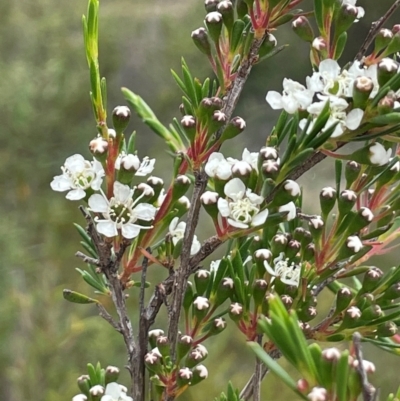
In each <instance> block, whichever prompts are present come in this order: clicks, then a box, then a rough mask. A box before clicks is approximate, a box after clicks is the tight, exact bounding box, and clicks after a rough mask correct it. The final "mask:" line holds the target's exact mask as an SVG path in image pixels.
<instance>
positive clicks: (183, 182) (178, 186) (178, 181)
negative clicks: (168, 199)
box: [172, 175, 191, 200]
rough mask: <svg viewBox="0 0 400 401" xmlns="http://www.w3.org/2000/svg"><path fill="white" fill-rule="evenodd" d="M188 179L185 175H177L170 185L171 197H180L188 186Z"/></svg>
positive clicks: (174, 198)
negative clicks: (171, 185)
mask: <svg viewBox="0 0 400 401" xmlns="http://www.w3.org/2000/svg"><path fill="white" fill-rule="evenodd" d="M190 184H191V182H190V179H189V178H188V177H187V176H186V175H178V176H177V177H176V178H175V180H174V185H173V187H172V199H173V200H176V199H179V198H181V197H182V196H183V195H185V193H186V192H187V190H188V189H189V187H190Z"/></svg>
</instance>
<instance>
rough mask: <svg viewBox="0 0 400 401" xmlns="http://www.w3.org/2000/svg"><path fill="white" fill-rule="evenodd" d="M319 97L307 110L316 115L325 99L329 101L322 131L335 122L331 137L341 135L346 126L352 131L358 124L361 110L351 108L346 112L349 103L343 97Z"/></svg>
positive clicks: (323, 104) (360, 119)
mask: <svg viewBox="0 0 400 401" xmlns="http://www.w3.org/2000/svg"><path fill="white" fill-rule="evenodd" d="M319 98H320V99H322V100H321V101H320V102H315V103H313V104H312V105H311V106H310V107H308V109H307V111H308V112H309V113H310V114H312V115H313V116H315V117H317V116H318V115H319V114H320V113H321V111H322V109H323V108H324V107H325V104H326V101H329V103H330V116H329V119H328V121H327V123H326V125H325V128H324V131H325V130H327V129H328V128H330V127H331V126H332V125H334V124H336V123H337V125H336V127H335V130H334V131H333V133H332V135H331V137H332V138H336V137H338V136H340V135H342V134H343V133H344V131H345V130H346V128H347V129H349V130H352V131H353V130H355V129H357V128H358V127H359V126H360V124H361V121H362V119H363V117H364V111H363V110H361V109H353V110H351V111H350V112H349V113H346V110H347V108H348V107H349V104H348V103H347V102H346V100H344V99H343V98H340V97H337V96H319Z"/></svg>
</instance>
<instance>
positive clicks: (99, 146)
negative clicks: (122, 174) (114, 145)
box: [89, 136, 108, 162]
mask: <svg viewBox="0 0 400 401" xmlns="http://www.w3.org/2000/svg"><path fill="white" fill-rule="evenodd" d="M89 150H90V153H91V154H92V155H93V156H94V157H95V158H96V160H98V161H99V162H103V161H105V160H106V159H107V154H108V141H107V140H106V139H104V138H103V137H102V136H98V137H97V138H95V139H92V140H91V141H90V142H89Z"/></svg>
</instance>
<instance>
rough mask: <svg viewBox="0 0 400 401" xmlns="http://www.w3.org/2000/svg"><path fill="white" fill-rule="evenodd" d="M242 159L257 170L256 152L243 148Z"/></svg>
mask: <svg viewBox="0 0 400 401" xmlns="http://www.w3.org/2000/svg"><path fill="white" fill-rule="evenodd" d="M242 160H243V161H245V162H247V163H249V164H250V166H251V168H252V169H253V170H255V171H258V166H257V165H258V152H250V151H249V150H247V148H245V149H244V151H243V153H242Z"/></svg>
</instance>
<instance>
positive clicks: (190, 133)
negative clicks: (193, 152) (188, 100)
mask: <svg viewBox="0 0 400 401" xmlns="http://www.w3.org/2000/svg"><path fill="white" fill-rule="evenodd" d="M181 125H182V127H183V129H184V130H185V133H186V135H187V137H188V139H189V141H190V142H192V141H193V140H194V138H195V136H196V119H195V118H194V117H193V116H190V115H184V116H183V117H182V119H181Z"/></svg>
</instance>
